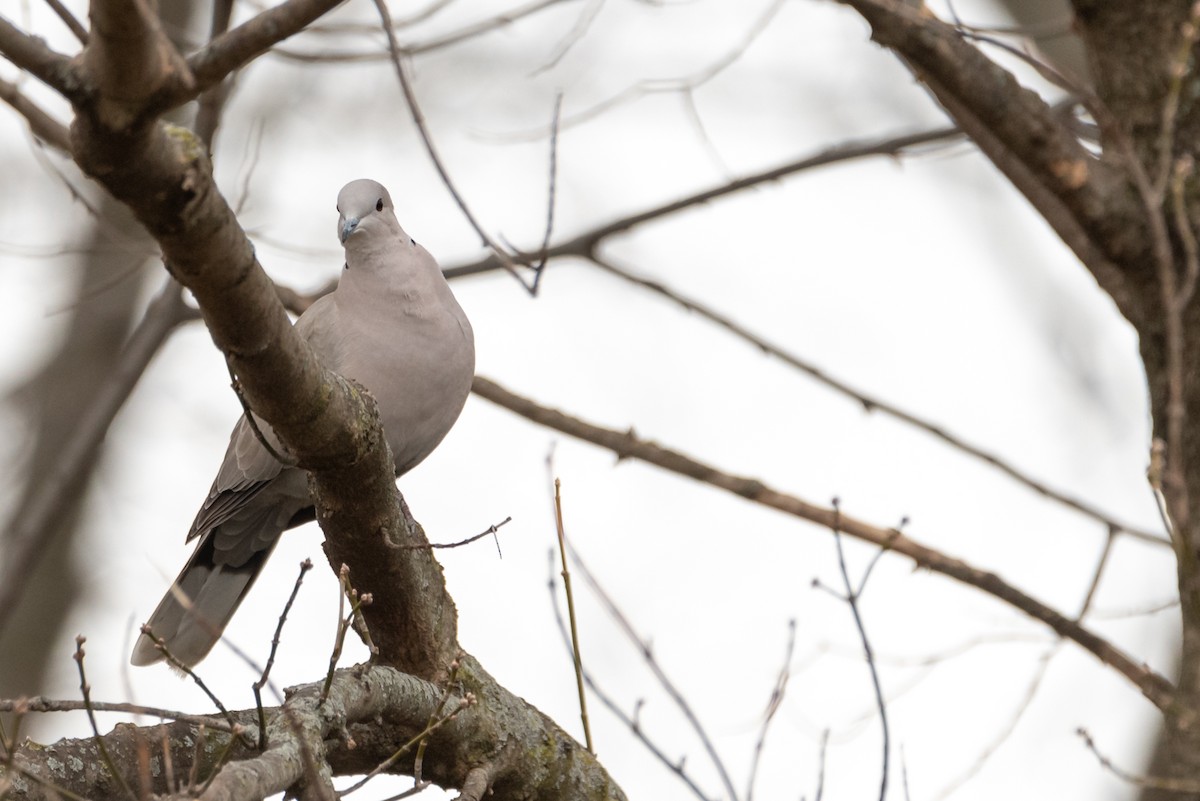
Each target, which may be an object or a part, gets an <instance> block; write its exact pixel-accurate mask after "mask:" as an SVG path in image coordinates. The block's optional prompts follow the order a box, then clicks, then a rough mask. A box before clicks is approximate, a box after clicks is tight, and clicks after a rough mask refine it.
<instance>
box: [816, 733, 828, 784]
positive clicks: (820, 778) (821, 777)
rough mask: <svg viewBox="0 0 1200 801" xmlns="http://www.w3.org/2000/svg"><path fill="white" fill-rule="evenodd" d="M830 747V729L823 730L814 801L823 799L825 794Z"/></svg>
mask: <svg viewBox="0 0 1200 801" xmlns="http://www.w3.org/2000/svg"><path fill="white" fill-rule="evenodd" d="M828 747H829V729H826V730H825V731H823V732H821V748H820V751H819V752H818V756H817V760H818V765H817V791H816V793H814V794H813V799H814V801H821V798H822V797H823V796H824V795H825V750H826V749H827V748H828Z"/></svg>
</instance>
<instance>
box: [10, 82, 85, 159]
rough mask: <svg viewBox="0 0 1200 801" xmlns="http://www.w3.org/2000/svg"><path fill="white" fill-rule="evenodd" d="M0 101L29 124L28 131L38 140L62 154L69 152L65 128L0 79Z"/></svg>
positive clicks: (68, 134)
mask: <svg viewBox="0 0 1200 801" xmlns="http://www.w3.org/2000/svg"><path fill="white" fill-rule="evenodd" d="M0 100H3V101H4V102H5V103H7V104H8V105H9V106H11V107H12V109H13V111H15V112H17V113H18V114H20V115H21V116H22V117H24V118H25V121H26V122H28V123H29V130H30V131H31V132H32V133H33V135H34V136H36V137H37V138H38V139H41V140H42V141H43V142H45V143H47V144H48V145H50V146H51V147H53V148H55V149H56V150H60V151H62V152H63V153H70V152H71V134H70V132H69V131H68V130H67V126H65V125H63V124H62V123H61V122H59V121H58V120H56V119H54V118H53V117H51V116H50V115H49V114H47V113H46V112H45V111H43V110H42V108H41V107H40V106H39V105H38V104H36V103H34V102H33V101H32V100H30V99H29V98H27V97H26V96H25V95H23V94H21V90H20V88H19V87H18V86H17V85H16V84H15V83H10V82H9V81H6V80H4V79H3V78H0Z"/></svg>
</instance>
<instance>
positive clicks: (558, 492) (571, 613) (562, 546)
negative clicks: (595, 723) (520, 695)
mask: <svg viewBox="0 0 1200 801" xmlns="http://www.w3.org/2000/svg"><path fill="white" fill-rule="evenodd" d="M554 528H555V531H556V532H557V534H558V556H559V559H560V561H561V562H562V580H563V592H564V593H565V594H566V596H567V618H568V619H569V620H570V622H571V656H572V662H573V664H574V666H575V689H576V690H577V692H578V693H579V717H580V720H582V722H583V736H584V742H585V743H586V744H587V750H588V753H589V754H595V753H596V749H595V747H594V746H593V745H592V727H591V725H590V724H589V723H588V713H587V694H586V693H585V692H584V691H583V656H582V655H581V653H580V650H579V627H578V625H577V624H576V619H575V593H573V592H571V570H570V568H568V567H567V535H566V532H565V530H564V526H563V513H562V482H561V481H559V480H558V478H555V479H554Z"/></svg>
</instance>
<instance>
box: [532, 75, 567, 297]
mask: <svg viewBox="0 0 1200 801" xmlns="http://www.w3.org/2000/svg"><path fill="white" fill-rule="evenodd" d="M562 99H563V96H562V93H561V92H559V94H558V95H557V96H556V97H555V98H554V117H553V119H552V120H551V123H550V181H549V187H548V188H547V190H546V234H545V236H543V237H542V247H541V248H540V250H539V255H538V263H537V264H536V265H534V268H533V286H532V287H531V289H530V294H533V295H536V294H537V291H538V287H539V286H540V285H541V282H542V272H543V271H544V270H545V269H546V262H547V260H548V259H547V257H546V251H547V250H549V248H550V237H551V236H553V234H554V198H555V190H556V189H557V188H558V120H559V115H560V114H561V113H562Z"/></svg>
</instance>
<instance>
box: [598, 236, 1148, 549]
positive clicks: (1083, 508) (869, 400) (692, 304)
mask: <svg viewBox="0 0 1200 801" xmlns="http://www.w3.org/2000/svg"><path fill="white" fill-rule="evenodd" d="M591 261H592V263H594V264H595V265H596V266H597V267H599V268H601V269H602V270H604V271H605V272H608V273H610V274H612V275H615V276H616V277H618V278H620V279H621V280H623V281H627V282H628V283H631V284H634V285H635V286H638V287H641V288H643V289H646V290H649V291H650V292H653V293H655V294H656V295H659V296H661V297H664V298H666V299H668V300H670V301H672V302H674V303H677V304H679V305H680V306H682V307H683V308H685V309H687V310H688V311H689V312H692V313H694V314H697V315H699V316H700V317H703V318H704V319H706V320H708V321H709V322H711V323H714V324H716V325H718V326H720V327H721V328H723V329H725V330H726V331H728V332H729V333H731V334H733V335H734V336H736V337H737V338H739V339H741V340H743V341H745V342H747V343H749V344H750V345H753V346H754V347H755V348H756V349H757V350H760V351H762V352H763V353H765V354H767V355H770V356H774V357H775V358H777V359H779V360H780V361H781V362H783V363H784V364H787V365H788V366H789V367H793V368H795V369H797V370H799V371H800V372H802V373H804V374H805V375H808V376H809V377H810V378H812V379H814V380H815V381H817V382H818V383H820V384H823V385H824V386H826V387H829V388H830V389H832V390H834V391H835V392H837V393H839V394H840V395H843V396H844V397H847V398H850V399H851V400H853V401H855V402H856V403H859V404H861V405H862V407H863V409H865V410H866V411H868V412H876V411H877V412H880V413H882V414H885V415H887V416H888V417H892V418H894V419H896V420H899V421H900V422H902V423H905V424H907V425H910V426H912V427H913V428H915V429H917V430H919V431H923V432H924V433H926V434H929V435H930V436H932V437H934V438H935V439H938V440H941V441H942V442H943V443H944V444H946V445H948V446H950V447H951V448H953V449H955V450H957V451H961V452H962V453H965V454H967V455H968V456H971V457H973V458H975V459H979V460H980V461H982V462H984V463H985V464H987V465H990V466H991V467H993V468H995V469H996V470H998V471H1000V472H1001V473H1003V474H1004V475H1006V476H1008V477H1009V478H1011V479H1012V480H1014V481H1016V482H1017V483H1018V484H1021V485H1023V486H1025V487H1027V488H1029V489H1031V490H1033V491H1034V492H1036V493H1038V494H1039V495H1041V496H1043V497H1045V498H1048V499H1049V500H1052V501H1055V502H1056V503H1059V504H1062V505H1063V506H1066V507H1067V508H1069V509H1072V510H1074V511H1076V512H1078V513H1079V514H1081V515H1083V516H1084V517H1088V518H1091V519H1092V520H1095V521H1096V522H1098V523H1102V524H1104V526H1105V527H1106V528H1110V529H1112V528H1116V529H1118V530H1120V531H1122V532H1124V533H1126V534H1129V535H1130V536H1131V537H1133V538H1134V539H1138V540H1142V541H1143V542H1149V543H1152V544H1154V545H1162V546H1169V545H1170V541H1168V540H1166V539H1164V538H1163V537H1162V536H1160V535H1157V534H1153V533H1151V532H1149V531H1145V530H1142V529H1139V528H1136V527H1134V526H1131V525H1128V524H1126V523H1122V522H1120V521H1117V520H1114V519H1113V518H1112V516H1111V515H1108V514H1106V513H1104V512H1102V511H1100V510H1099V509H1097V508H1096V507H1094V506H1092V505H1091V504H1089V503H1087V502H1085V501H1081V500H1079V499H1078V498H1073V497H1071V496H1070V495H1067V494H1066V493H1064V492H1061V491H1059V490H1056V489H1054V488H1052V487H1050V486H1049V485H1048V484H1046V483H1045V482H1043V481H1040V480H1039V479H1036V478H1034V477H1032V476H1030V475H1029V474H1027V473H1025V472H1024V471H1023V470H1021V469H1020V468H1018V467H1015V466H1014V465H1012V464H1010V463H1009V462H1008V461H1006V460H1005V459H1003V458H1002V457H1000V456H998V455H996V454H995V453H992V452H990V451H987V450H985V449H984V448H982V447H980V446H977V445H973V444H972V443H970V442H967V441H966V440H964V439H963V438H962V437H959V436H958V435H956V434H952V433H950V432H949V431H947V430H946V429H945V428H943V427H942V426H940V425H938V424H937V423H934V422H932V421H930V420H927V419H925V418H923V417H921V416H920V415H917V414H914V413H913V412H909V411H906V410H905V409H901V408H900V407H898V406H896V405H894V404H892V403H889V402H887V401H885V400H882V399H881V398H879V397H877V396H875V395H871V394H868V393H866V392H863V391H862V390H859V389H856V388H854V387H852V386H850V385H849V384H848V383H846V382H845V381H842V380H841V379H839V378H835V377H834V376H832V375H830V374H829V373H828V372H826V371H825V370H824V369H822V368H820V367H817V366H815V365H814V364H812V363H811V362H809V361H807V360H805V359H802V358H801V357H799V356H797V355H796V354H794V353H792V352H791V351H789V350H787V349H786V348H784V347H783V346H781V345H778V344H776V343H774V342H771V341H770V340H768V339H766V338H764V337H761V336H759V335H757V334H755V333H753V332H752V331H750V330H749V329H748V328H746V327H745V326H744V325H742V324H741V323H739V322H737V321H736V320H734V319H732V318H731V317H729V316H727V315H725V314H723V313H721V312H719V311H717V310H715V309H713V308H711V307H710V306H708V305H706V304H704V303H702V302H700V301H698V300H695V299H694V298H690V297H687V296H685V295H683V294H681V293H680V292H678V291H676V290H674V289H671V288H670V287H667V286H666V285H665V284H663V283H661V282H659V281H654V280H651V279H648V278H643V277H642V276H639V275H636V274H635V273H633V272H631V271H629V270H627V269H625V268H623V267H619V266H617V265H616V264H614V263H613V262H612V261H610V260H609V259H607V258H601V257H597V256H593V257H592V258H591Z"/></svg>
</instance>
